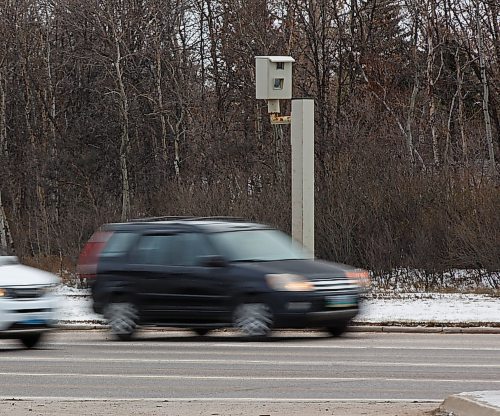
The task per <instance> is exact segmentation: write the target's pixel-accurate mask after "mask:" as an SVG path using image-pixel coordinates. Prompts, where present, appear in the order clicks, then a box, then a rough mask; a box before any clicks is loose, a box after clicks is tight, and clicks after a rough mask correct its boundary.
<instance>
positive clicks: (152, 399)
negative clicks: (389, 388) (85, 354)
mask: <svg viewBox="0 0 500 416" xmlns="http://www.w3.org/2000/svg"><path fill="white" fill-rule="evenodd" d="M0 400H4V401H16V400H23V401H33V400H41V401H49V400H53V401H63V402H110V401H113V402H157V401H158V402H235V403H238V402H243V403H245V402H252V403H258V402H262V403H273V402H276V403H341V402H348V403H353V402H355V403H441V402H442V400H438V399H390V398H388V399H361V398H360V399H353V398H345V399H342V398H340V399H312V398H311V399H308V398H291V399H282V398H279V399H278V398H272V397H269V398H268V397H263V398H257V397H236V398H233V397H220V398H216V397H146V398H142V399H140V398H139V399H124V398H123V397H121V398H120V397H116V398H114V397H110V398H107V397H106V398H103V397H77V396H68V397H65V396H0Z"/></svg>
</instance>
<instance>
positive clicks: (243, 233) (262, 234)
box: [210, 229, 312, 262]
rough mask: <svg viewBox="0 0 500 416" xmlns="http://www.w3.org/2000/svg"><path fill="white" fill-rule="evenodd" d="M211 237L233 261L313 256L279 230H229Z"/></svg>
mask: <svg viewBox="0 0 500 416" xmlns="http://www.w3.org/2000/svg"><path fill="white" fill-rule="evenodd" d="M210 238H211V240H212V242H213V243H214V245H215V246H216V247H217V248H218V249H219V250H220V251H221V252H222V254H223V255H224V257H225V258H226V259H227V260H228V261H231V262H234V261H241V262H244V261H276V260H303V259H311V258H312V256H311V255H310V254H309V253H307V252H306V251H305V250H304V248H303V247H302V246H301V245H300V244H299V243H297V242H296V241H294V240H292V239H291V238H290V237H289V236H288V235H287V234H285V233H282V232H281V231H278V230H270V229H261V230H239V231H227V232H220V233H214V234H211V235H210Z"/></svg>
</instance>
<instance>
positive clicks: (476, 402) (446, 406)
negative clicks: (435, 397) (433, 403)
mask: <svg viewBox="0 0 500 416" xmlns="http://www.w3.org/2000/svg"><path fill="white" fill-rule="evenodd" d="M481 393H482V392H471V393H460V394H454V395H451V396H449V397H448V398H446V400H445V401H444V402H443V404H441V406H440V407H439V409H440V410H441V411H444V412H447V413H449V414H453V415H454V416H500V407H498V406H495V405H493V404H491V403H487V402H486V401H484V400H481V399H480V397H478V396H481ZM489 393H493V394H495V395H496V396H498V397H499V398H500V391H498V392H489Z"/></svg>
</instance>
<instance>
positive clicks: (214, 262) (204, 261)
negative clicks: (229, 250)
mask: <svg viewBox="0 0 500 416" xmlns="http://www.w3.org/2000/svg"><path fill="white" fill-rule="evenodd" d="M198 263H199V264H200V265H201V266H203V267H226V266H227V261H226V259H225V258H224V257H222V256H218V255H214V256H200V258H199V261H198Z"/></svg>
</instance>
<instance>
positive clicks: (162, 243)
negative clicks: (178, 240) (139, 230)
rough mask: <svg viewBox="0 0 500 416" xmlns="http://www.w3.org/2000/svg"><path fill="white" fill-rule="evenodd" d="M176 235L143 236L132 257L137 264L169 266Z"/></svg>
mask: <svg viewBox="0 0 500 416" xmlns="http://www.w3.org/2000/svg"><path fill="white" fill-rule="evenodd" d="M175 237H176V235H143V236H142V237H141V239H140V240H139V242H138V244H137V247H136V249H135V251H134V254H133V256H132V261H133V262H134V263H137V264H152V265H169V264H171V259H172V247H173V246H174V244H175V241H173V240H174V239H175Z"/></svg>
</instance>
